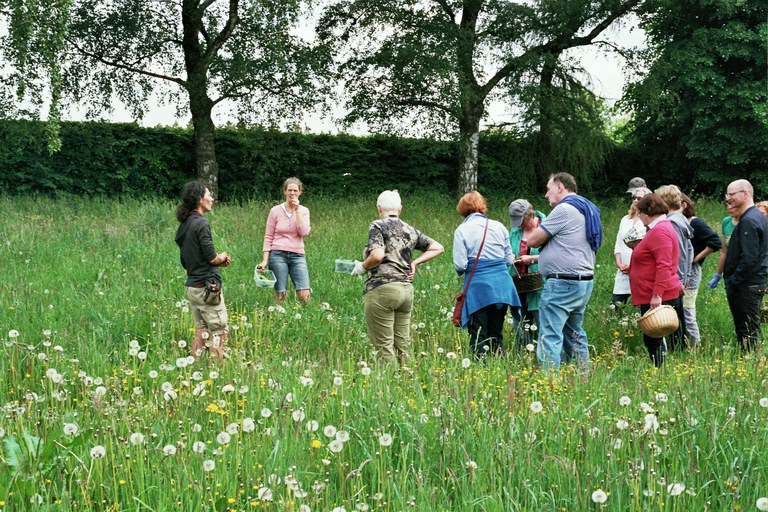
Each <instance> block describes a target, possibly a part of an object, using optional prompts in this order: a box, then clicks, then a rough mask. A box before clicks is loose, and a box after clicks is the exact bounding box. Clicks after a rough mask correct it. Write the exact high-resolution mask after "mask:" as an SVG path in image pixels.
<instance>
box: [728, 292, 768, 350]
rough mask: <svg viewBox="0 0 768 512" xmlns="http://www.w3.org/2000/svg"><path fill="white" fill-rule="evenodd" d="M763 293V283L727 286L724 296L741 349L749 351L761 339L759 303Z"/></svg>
mask: <svg viewBox="0 0 768 512" xmlns="http://www.w3.org/2000/svg"><path fill="white" fill-rule="evenodd" d="M764 293H765V285H763V286H760V285H739V286H727V287H726V288H725V296H726V297H727V298H728V307H729V308H730V309H731V316H733V327H734V328H735V330H736V339H738V340H739V346H740V347H741V349H742V350H746V351H750V350H754V349H755V347H757V345H758V343H760V342H761V341H762V332H761V331H760V303H761V302H762V300H763V294H764Z"/></svg>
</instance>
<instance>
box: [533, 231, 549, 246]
mask: <svg viewBox="0 0 768 512" xmlns="http://www.w3.org/2000/svg"><path fill="white" fill-rule="evenodd" d="M549 239H550V236H549V233H547V232H546V231H545V230H544V229H543V228H542V227H538V228H536V229H534V230H533V233H531V234H530V235H528V246H529V247H541V246H542V245H544V244H545V243H547V240H549Z"/></svg>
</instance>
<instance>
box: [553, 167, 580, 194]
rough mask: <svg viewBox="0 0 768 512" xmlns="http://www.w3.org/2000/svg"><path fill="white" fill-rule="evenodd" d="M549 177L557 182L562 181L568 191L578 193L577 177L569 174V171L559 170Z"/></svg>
mask: <svg viewBox="0 0 768 512" xmlns="http://www.w3.org/2000/svg"><path fill="white" fill-rule="evenodd" d="M549 179H551V180H552V181H554V182H555V183H562V184H563V188H565V190H567V191H568V192H573V193H574V194H577V193H578V192H579V191H578V190H577V189H576V178H574V177H573V176H571V175H570V174H568V173H567V172H558V173H556V174H552V175H550V176H549Z"/></svg>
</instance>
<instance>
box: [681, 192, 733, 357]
mask: <svg viewBox="0 0 768 512" xmlns="http://www.w3.org/2000/svg"><path fill="white" fill-rule="evenodd" d="M681 203H682V206H683V215H684V216H685V218H686V219H688V222H690V223H691V228H692V229H693V238H692V239H691V244H693V261H692V263H691V273H690V275H689V276H688V286H686V288H685V295H683V314H684V315H685V335H686V336H687V337H688V345H689V346H690V347H696V346H698V344H699V342H700V341H701V335H700V334H699V324H698V322H697V321H696V297H697V295H698V293H699V285H700V284H701V266H702V265H703V264H704V258H706V257H707V256H709V255H710V254H712V253H713V252H717V251H719V250H720V249H721V248H722V246H723V242H722V240H720V237H719V236H717V233H715V231H714V230H713V229H712V228H711V227H709V224H707V223H706V222H705V221H704V219H702V218H700V217H697V216H696V203H694V202H693V200H691V198H690V197H688V196H687V195H685V194H683V195H682V201H681Z"/></svg>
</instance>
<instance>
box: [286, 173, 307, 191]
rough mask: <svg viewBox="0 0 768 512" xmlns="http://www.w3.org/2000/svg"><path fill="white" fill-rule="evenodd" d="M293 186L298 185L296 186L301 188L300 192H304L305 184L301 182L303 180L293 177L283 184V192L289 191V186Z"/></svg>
mask: <svg viewBox="0 0 768 512" xmlns="http://www.w3.org/2000/svg"><path fill="white" fill-rule="evenodd" d="M291 184H296V186H297V187H299V192H303V191H304V184H303V183H302V182H301V180H300V179H299V178H296V177H294V176H291V177H290V178H288V179H287V180H285V181H284V182H283V192H285V191H286V190H288V185H291Z"/></svg>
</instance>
